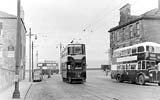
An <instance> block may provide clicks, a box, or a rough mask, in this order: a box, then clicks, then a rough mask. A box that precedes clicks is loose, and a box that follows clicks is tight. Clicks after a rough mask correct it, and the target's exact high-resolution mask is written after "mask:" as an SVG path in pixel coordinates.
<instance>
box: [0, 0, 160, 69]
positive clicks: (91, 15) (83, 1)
mask: <svg viewBox="0 0 160 100" xmlns="http://www.w3.org/2000/svg"><path fill="white" fill-rule="evenodd" d="M0 1H1V3H0V10H1V11H4V12H7V13H10V14H14V15H16V3H17V0H0ZM21 2H22V6H23V9H24V11H25V25H26V28H27V31H28V32H29V28H30V27H31V28H32V33H33V34H38V40H37V41H35V44H36V47H35V51H36V50H38V52H39V59H41V60H42V59H48V60H56V61H58V60H59V49H58V48H56V47H57V46H58V44H59V43H60V42H61V43H62V44H63V45H64V46H66V44H67V43H69V42H70V41H71V40H72V39H73V38H76V39H79V38H81V41H80V42H81V43H85V44H86V50H87V61H88V65H89V66H91V67H92V65H93V63H92V62H90V61H91V60H92V61H93V60H97V61H98V62H97V63H96V64H94V65H93V66H94V67H95V66H96V67H99V66H100V64H107V61H108V55H107V50H108V49H109V38H108V37H109V36H108V30H109V29H110V28H112V27H114V26H116V25H118V22H119V9H120V8H121V7H122V6H123V5H125V4H126V3H130V4H131V14H132V15H140V14H142V13H145V12H147V11H149V10H151V9H154V8H157V6H158V0H21ZM84 29H85V31H83V30H84ZM27 34H28V33H27ZM27 47H28V37H27ZM27 52H28V48H27ZM27 55H28V54H27ZM27 60H28V56H27Z"/></svg>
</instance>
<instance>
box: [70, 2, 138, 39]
mask: <svg viewBox="0 0 160 100" xmlns="http://www.w3.org/2000/svg"><path fill="white" fill-rule="evenodd" d="M123 1H126V0H123ZM124 3H125V2H121V3H120V4H118V5H117V6H116V7H114V8H112V9H111V10H106V11H107V12H104V13H103V14H101V15H102V17H99V18H98V20H96V21H94V22H93V23H91V24H89V25H88V26H86V27H85V28H83V30H82V31H81V32H79V33H78V34H77V37H78V36H79V35H82V33H84V32H87V31H88V30H89V28H90V27H93V26H95V25H96V24H97V23H99V22H101V21H102V20H104V18H105V17H106V15H107V14H108V13H111V12H113V11H115V10H117V9H119V8H120V7H121V6H122V4H123V5H124ZM135 4H136V2H134V3H132V5H135ZM105 9H107V7H106V8H105ZM105 9H103V11H104V10H105ZM112 17H113V16H112ZM112 17H111V16H110V18H112ZM107 20H108V18H107ZM97 29H99V28H97ZM97 29H95V30H97ZM100 29H101V28H100ZM95 30H93V29H91V30H90V31H88V32H95ZM81 39H82V38H81ZM74 40H76V38H73V39H72V41H74ZM77 40H79V39H77Z"/></svg>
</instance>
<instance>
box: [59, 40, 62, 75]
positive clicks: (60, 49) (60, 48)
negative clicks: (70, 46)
mask: <svg viewBox="0 0 160 100" xmlns="http://www.w3.org/2000/svg"><path fill="white" fill-rule="evenodd" d="M59 52H60V64H59V65H60V71H61V72H62V65H61V63H62V57H61V56H62V55H61V52H62V43H61V42H60V47H59ZM61 72H60V73H61Z"/></svg>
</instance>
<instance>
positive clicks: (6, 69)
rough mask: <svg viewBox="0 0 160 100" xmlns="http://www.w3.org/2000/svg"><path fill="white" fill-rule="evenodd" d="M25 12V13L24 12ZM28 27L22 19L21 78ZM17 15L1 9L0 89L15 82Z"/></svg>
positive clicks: (23, 69) (22, 75)
mask: <svg viewBox="0 0 160 100" xmlns="http://www.w3.org/2000/svg"><path fill="white" fill-rule="evenodd" d="M23 14H24V13H23ZM25 33H26V28H25V25H24V21H23V18H22V19H21V67H20V69H19V72H20V75H19V79H20V80H22V79H23V78H24V72H25V49H26V45H25V44H26V38H25V35H26V34H25ZM16 34H17V17H16V16H14V15H11V14H8V13H5V12H2V11H0V91H1V90H2V89H4V88H6V87H9V86H11V85H12V84H14V79H15V78H14V76H15V66H16V65H15V60H16V59H15V49H16Z"/></svg>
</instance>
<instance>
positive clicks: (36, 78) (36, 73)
mask: <svg viewBox="0 0 160 100" xmlns="http://www.w3.org/2000/svg"><path fill="white" fill-rule="evenodd" d="M42 80H43V75H42V70H41V69H34V72H33V81H42Z"/></svg>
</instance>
